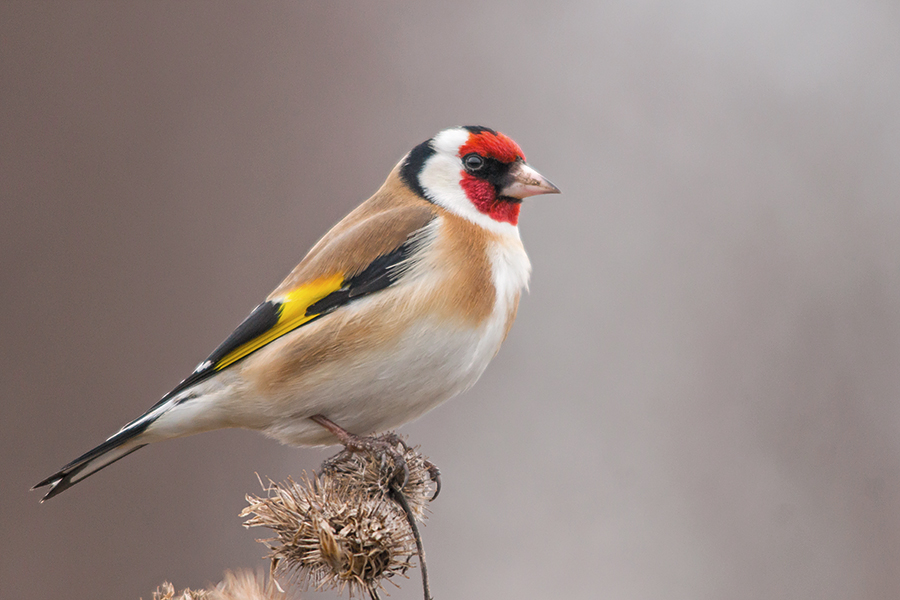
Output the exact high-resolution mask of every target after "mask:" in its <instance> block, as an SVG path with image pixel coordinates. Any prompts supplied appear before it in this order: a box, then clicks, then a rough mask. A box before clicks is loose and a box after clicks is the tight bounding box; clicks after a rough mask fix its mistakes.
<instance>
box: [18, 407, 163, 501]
mask: <svg viewBox="0 0 900 600" xmlns="http://www.w3.org/2000/svg"><path fill="white" fill-rule="evenodd" d="M144 429H146V425H144V426H143V427H134V428H131V429H123V430H122V431H120V432H119V433H117V434H115V435H114V436H112V437H111V438H109V439H108V440H106V441H105V442H103V443H102V444H100V445H99V446H97V447H96V448H94V449H93V450H91V451H89V452H86V453H84V454H82V455H81V456H79V457H78V458H76V459H75V460H73V461H72V462H70V463H69V464H67V465H66V466H64V467H63V468H62V469H60V470H59V471H57V472H56V473H54V474H53V475H51V476H50V477H48V478H47V479H45V480H43V481H41V482H40V483H39V484H37V485H36V486H34V487H33V488H31V489H32V490H36V489H38V488H42V487H44V486H47V485H49V486H50V491H48V492H47V494H46V495H45V496H44V497H43V498H41V502H43V501H44V500H49V499H50V498H52V497H53V496H56V495H57V494H60V493H62V492H64V491H66V490H67V489H69V488H70V487H72V486H73V485H75V484H76V483H78V482H79V481H81V480H82V479H84V478H86V477H88V476H89V475H93V474H94V473H96V472H97V471H99V470H100V469H102V468H103V467H106V466H108V465H111V464H112V463H114V462H116V461H117V460H119V459H120V458H124V457H126V456H128V455H129V454H131V453H132V452H134V451H135V450H139V449H140V448H143V447H144V446H146V444H141V443H140V442H138V440H137V439H136V438H138V437H139V435H140V434H141V433H143V431H144Z"/></svg>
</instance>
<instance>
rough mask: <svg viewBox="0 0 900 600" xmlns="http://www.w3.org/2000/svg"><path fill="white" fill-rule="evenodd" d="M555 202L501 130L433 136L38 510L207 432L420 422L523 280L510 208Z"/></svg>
mask: <svg viewBox="0 0 900 600" xmlns="http://www.w3.org/2000/svg"><path fill="white" fill-rule="evenodd" d="M554 193H559V189H558V188H557V187H556V186H554V185H553V184H552V183H550V182H549V181H548V180H547V179H545V178H544V177H543V176H541V175H540V174H539V173H538V172H537V171H535V170H534V169H532V168H531V167H530V166H528V165H527V164H526V162H525V155H524V154H523V153H522V150H521V149H520V148H519V146H518V145H517V144H516V143H515V142H514V141H512V140H511V139H510V138H508V137H507V136H505V135H503V134H502V133H498V132H496V131H494V130H493V129H489V128H487V127H457V128H453V129H447V130H444V131H442V132H440V133H438V134H437V135H436V136H434V137H433V138H431V139H430V140H427V141H425V142H423V143H421V144H419V145H418V146H416V147H415V148H413V149H412V150H411V151H410V152H409V154H407V155H406V156H405V157H404V158H403V159H402V160H401V161H400V163H398V164H397V166H396V167H394V169H393V170H392V171H391V173H390V175H389V176H388V178H387V180H386V181H385V183H384V185H382V186H381V188H380V189H379V190H378V191H377V192H376V193H375V195H373V196H372V197H371V198H369V199H368V200H366V201H365V202H363V203H362V204H361V205H360V206H359V207H357V208H356V209H355V210H354V211H352V212H351V213H350V214H348V215H347V216H346V217H345V218H344V219H343V220H341V221H340V222H339V223H338V224H337V225H335V226H334V228H332V229H331V231H329V232H328V233H327V234H325V237H323V238H322V239H321V240H320V241H319V242H318V243H317V244H316V245H315V246H313V248H312V250H310V251H309V253H308V254H307V255H306V257H305V258H304V259H303V260H302V261H301V262H300V264H299V265H297V267H296V268H295V269H294V270H293V271H292V272H291V273H290V274H289V275H288V276H287V278H286V279H285V280H284V281H282V282H281V284H280V285H279V286H278V287H277V288H275V291H273V292H272V293H271V294H270V295H269V297H268V298H267V299H266V300H265V302H263V303H262V304H260V305H259V306H257V307H256V308H255V309H254V310H253V311H252V312H251V313H250V315H249V316H248V317H247V318H246V320H244V322H243V323H241V324H240V325H239V326H238V328H237V329H235V330H234V332H233V333H232V334H231V335H230V336H228V338H227V339H226V340H225V341H224V342H222V344H221V345H219V347H218V348H216V349H215V350H214V351H213V353H212V354H210V355H209V357H208V358H207V359H206V360H204V361H203V362H202V363H200V365H199V366H198V367H197V368H196V369H195V370H194V372H193V373H191V375H190V376H188V377H187V378H186V379H185V380H184V381H182V382H181V383H179V384H178V385H177V386H175V388H174V389H173V390H172V391H171V392H169V393H168V394H166V395H165V396H163V398H162V399H161V400H160V401H159V402H157V403H156V404H154V405H153V406H151V407H150V409H149V410H148V411H147V412H145V413H144V414H143V415H141V416H140V417H138V418H137V419H135V420H133V421H131V422H130V423H128V424H127V425H125V426H124V427H122V429H120V430H119V431H118V432H117V433H115V434H114V435H113V436H112V437H110V438H109V439H107V440H106V441H105V442H103V443H102V444H100V445H99V446H97V447H96V448H94V449H93V450H91V451H89V452H87V453H85V454H83V455H82V456H80V457H78V458H76V459H75V460H73V461H72V462H70V463H69V464H67V465H66V466H65V467H63V468H62V469H60V470H59V471H57V472H56V473H54V474H53V475H51V476H50V477H48V478H46V479H44V480H43V481H41V482H40V483H38V484H37V485H36V486H35V488H40V487H44V486H50V490H49V491H48V492H47V494H46V495H45V496H44V498H43V500H47V499H48V498H52V497H53V496H56V495H57V494H59V493H60V492H63V491H64V490H66V489H68V488H69V487H71V486H72V485H74V484H76V483H78V482H79V481H81V480H82V479H84V478H85V477H87V476H89V475H91V474H93V473H96V472H97V471H99V470H100V469H102V468H103V467H105V466H107V465H109V464H112V463H113V462H115V461H117V460H119V459H120V458H123V457H125V456H127V455H128V454H131V453H132V452H134V451H135V450H138V449H139V448H143V447H144V446H146V445H147V444H150V443H153V442H159V441H162V440H167V439H170V438H177V437H181V436H186V435H191V434H194V433H200V432H203V431H210V430H213V429H220V428H225V427H244V428H247V429H255V430H258V431H261V432H262V433H264V434H265V435H267V436H269V437H272V438H275V439H276V440H279V441H280V442H282V443H285V444H291V445H296V446H315V445H331V444H335V443H338V442H342V443H345V444H347V443H348V439H349V438H353V439H361V436H364V435H369V434H373V433H376V432H381V431H385V430H388V429H393V428H396V427H398V426H400V425H402V424H404V423H406V422H408V421H411V420H413V419H416V418H417V417H419V416H421V415H422V414H424V413H425V412H427V411H429V410H431V409H432V408H434V407H435V406H437V405H438V404H440V403H442V402H444V401H445V400H447V399H449V398H451V397H453V396H455V395H456V394H458V393H460V392H462V391H464V390H466V389H467V388H469V387H470V386H472V385H473V384H474V383H475V382H476V381H477V380H478V378H479V377H480V376H481V374H482V373H483V372H484V370H485V368H486V367H487V365H488V363H489V362H490V360H491V359H492V358H493V357H494V355H496V354H497V351H498V350H499V349H500V344H501V343H502V342H503V340H504V339H505V338H506V335H507V333H508V332H509V328H510V326H511V325H512V323H513V319H514V318H515V316H516V309H517V307H518V303H519V295H520V294H521V292H522V290H523V288H525V287H526V285H527V283H528V277H529V274H530V271H531V264H530V263H529V261H528V256H527V255H526V254H525V250H524V248H523V246H522V242H521V240H520V238H519V230H518V218H519V209H520V207H521V202H522V199H524V198H526V197H528V196H534V195H536V194H554ZM348 436H349V437H348ZM43 500H42V501H43Z"/></svg>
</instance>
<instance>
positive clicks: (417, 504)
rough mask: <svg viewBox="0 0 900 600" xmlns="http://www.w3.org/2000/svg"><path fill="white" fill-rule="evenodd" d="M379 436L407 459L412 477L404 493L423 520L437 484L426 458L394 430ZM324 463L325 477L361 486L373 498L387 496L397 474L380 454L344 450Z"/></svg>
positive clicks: (417, 517)
mask: <svg viewBox="0 0 900 600" xmlns="http://www.w3.org/2000/svg"><path fill="white" fill-rule="evenodd" d="M376 439H379V440H384V441H387V442H388V443H390V444H391V445H392V446H394V447H395V448H396V449H397V451H398V452H399V453H400V455H401V456H402V457H403V459H404V460H405V461H406V466H407V468H408V469H409V479H408V480H407V482H406V485H405V486H403V490H402V491H403V495H404V496H406V501H407V502H408V503H409V507H410V509H412V512H413V514H414V515H415V517H416V520H417V521H420V522H421V521H424V520H425V516H426V515H425V511H426V509H427V507H428V501H429V499H430V498H431V496H432V493H433V486H434V482H433V481H432V480H431V476H430V475H429V473H428V466H427V459H426V458H425V457H424V456H422V455H421V454H420V453H419V452H418V448H417V447H414V448H410V447H408V446H407V445H406V444H405V443H404V442H403V440H402V439H401V438H400V437H399V436H398V435H396V434H394V433H386V434H384V435H381V436H379V437H378V438H376ZM382 456H384V455H382ZM385 458H386V457H385ZM322 466H323V470H322V477H325V478H333V479H335V480H337V481H339V482H341V484H342V485H346V486H347V487H348V488H359V489H360V491H361V492H362V493H364V494H366V495H369V496H373V497H375V496H382V497H386V496H388V494H389V493H390V483H391V476H392V475H393V474H394V471H393V468H392V467H394V466H395V465H385V464H384V463H383V462H382V460H381V457H374V456H372V455H371V454H368V453H362V452H349V451H347V450H344V451H342V452H340V453H338V454H337V455H335V456H333V457H331V458H330V459H328V460H327V461H325V464H324V465H322Z"/></svg>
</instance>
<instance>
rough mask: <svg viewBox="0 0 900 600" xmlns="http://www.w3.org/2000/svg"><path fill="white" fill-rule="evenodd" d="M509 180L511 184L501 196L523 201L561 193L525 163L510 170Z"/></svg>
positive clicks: (502, 190)
mask: <svg viewBox="0 0 900 600" xmlns="http://www.w3.org/2000/svg"><path fill="white" fill-rule="evenodd" d="M509 178H510V182H509V183H508V184H507V185H505V186H504V187H503V189H501V190H500V195H501V196H506V197H507V198H516V199H518V200H521V199H523V198H527V197H528V196H537V195H538V194H558V193H559V188H558V187H556V186H555V185H553V184H552V183H550V181H549V180H548V179H547V178H546V177H544V176H543V175H541V174H540V173H538V172H537V171H535V170H534V169H532V168H531V167H529V166H528V165H526V164H525V163H523V162H517V163H516V164H514V165H513V167H512V168H511V169H510V170H509Z"/></svg>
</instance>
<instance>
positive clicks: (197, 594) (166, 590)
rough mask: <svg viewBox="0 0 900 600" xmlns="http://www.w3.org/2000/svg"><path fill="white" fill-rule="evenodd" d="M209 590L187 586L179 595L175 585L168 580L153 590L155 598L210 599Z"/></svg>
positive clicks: (160, 599)
mask: <svg viewBox="0 0 900 600" xmlns="http://www.w3.org/2000/svg"><path fill="white" fill-rule="evenodd" d="M208 599H209V592H208V591H207V590H191V589H190V588H186V589H185V590H184V591H182V592H181V593H180V594H178V595H177V596H176V595H175V586H174V585H172V584H171V583H169V582H168V581H166V582H165V583H163V584H162V585H161V586H159V587H158V588H156V591H155V592H153V600H208Z"/></svg>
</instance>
